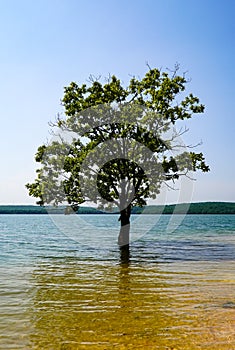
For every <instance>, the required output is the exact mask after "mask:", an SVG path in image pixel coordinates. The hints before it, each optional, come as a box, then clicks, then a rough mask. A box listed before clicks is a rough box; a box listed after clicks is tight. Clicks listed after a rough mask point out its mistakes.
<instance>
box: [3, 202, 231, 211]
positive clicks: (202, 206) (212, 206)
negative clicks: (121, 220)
mask: <svg viewBox="0 0 235 350" xmlns="http://www.w3.org/2000/svg"><path fill="white" fill-rule="evenodd" d="M48 209H49V211H50V213H53V214H64V213H65V207H62V206H61V207H58V208H56V207H55V208H53V207H40V206H37V205H0V214H48ZM144 209H145V210H144V213H146V214H185V213H187V214H235V203H231V202H200V203H191V204H188V203H182V204H177V205H176V204H172V205H165V206H161V205H149V206H147V207H145V208H144ZM142 211H143V208H139V207H135V208H133V210H132V213H133V214H140V213H142ZM102 213H103V212H102V211H101V210H96V209H94V208H91V207H80V208H79V210H78V214H102Z"/></svg>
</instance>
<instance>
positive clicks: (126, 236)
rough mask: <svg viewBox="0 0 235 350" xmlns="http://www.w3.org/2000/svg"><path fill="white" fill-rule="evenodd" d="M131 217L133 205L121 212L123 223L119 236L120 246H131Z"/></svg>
mask: <svg viewBox="0 0 235 350" xmlns="http://www.w3.org/2000/svg"><path fill="white" fill-rule="evenodd" d="M130 216H131V205H130V204H129V205H128V207H127V208H125V209H123V210H121V211H120V217H119V221H121V228H120V233H119V236H118V244H119V245H120V246H125V245H129V242H130Z"/></svg>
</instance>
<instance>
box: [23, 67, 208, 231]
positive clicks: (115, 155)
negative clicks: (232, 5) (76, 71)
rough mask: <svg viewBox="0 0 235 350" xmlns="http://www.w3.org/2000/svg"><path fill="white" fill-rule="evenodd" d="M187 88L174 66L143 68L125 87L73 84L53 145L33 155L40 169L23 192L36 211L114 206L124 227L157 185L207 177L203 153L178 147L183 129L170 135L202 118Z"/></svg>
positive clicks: (93, 81) (113, 83)
mask: <svg viewBox="0 0 235 350" xmlns="http://www.w3.org/2000/svg"><path fill="white" fill-rule="evenodd" d="M187 83H188V81H187V79H186V77H185V75H184V74H183V75H180V74H179V67H178V66H176V67H175V69H174V71H172V72H171V71H166V72H162V71H161V70H159V69H156V68H154V69H151V68H149V70H148V71H147V73H146V74H145V76H144V77H143V78H142V79H139V78H136V77H132V78H131V79H130V81H129V85H128V86H126V87H125V86H124V85H123V84H122V83H121V81H120V80H119V79H118V78H117V77H116V76H115V75H113V76H110V77H109V78H108V79H107V80H106V81H104V82H103V83H102V82H101V81H100V80H99V79H95V78H94V77H90V80H89V83H86V84H78V83H75V82H72V83H71V84H70V85H69V86H68V87H65V89H64V97H63V99H62V105H63V107H64V112H65V117H62V116H58V118H57V120H56V122H55V123H53V127H54V128H53V129H54V134H53V135H54V136H53V138H52V141H51V142H50V143H48V144H44V145H42V146H40V147H39V148H38V151H37V154H36V161H37V162H38V163H41V167H40V168H39V169H38V170H37V179H36V180H35V181H34V182H33V183H31V184H27V185H26V187H27V188H28V190H29V194H30V195H31V196H34V197H36V198H38V204H40V205H43V204H46V203H47V204H54V205H58V204H59V203H64V202H67V203H68V205H69V206H70V207H71V208H73V209H75V210H76V209H77V207H78V206H79V205H80V204H81V203H83V202H86V201H89V202H92V203H95V204H96V205H97V206H99V207H102V208H105V207H112V206H115V207H118V208H119V210H120V213H121V223H122V224H123V225H125V224H128V223H129V221H128V217H129V216H130V209H131V207H132V206H143V205H145V204H146V203H147V201H148V199H150V198H156V196H157V195H158V194H159V192H160V189H161V186H162V184H163V183H165V184H167V183H170V182H171V183H172V182H174V181H176V180H177V179H179V178H180V177H181V176H188V174H189V172H191V171H196V170H201V171H203V172H207V171H209V167H208V166H207V165H206V163H205V159H204V156H203V154H202V153H196V152H192V151H191V150H190V151H188V149H187V147H185V146H184V145H183V144H182V142H181V141H180V136H181V135H182V134H183V133H184V130H183V131H182V129H180V130H178V131H177V129H176V126H177V124H178V123H179V122H180V121H182V120H185V119H189V118H191V117H192V116H193V115H194V114H198V113H203V112H204V105H202V104H201V103H200V101H199V98H198V97H196V96H194V95H193V94H192V93H189V94H188V95H186V94H185V88H186V84H187ZM122 214H123V216H122ZM122 218H123V220H122Z"/></svg>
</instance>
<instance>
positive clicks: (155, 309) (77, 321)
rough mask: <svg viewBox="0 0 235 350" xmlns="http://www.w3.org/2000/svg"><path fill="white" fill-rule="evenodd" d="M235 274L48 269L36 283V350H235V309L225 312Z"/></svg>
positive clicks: (36, 275)
mask: <svg viewBox="0 0 235 350" xmlns="http://www.w3.org/2000/svg"><path fill="white" fill-rule="evenodd" d="M225 267H226V271H227V276H224V268H225ZM234 267H235V266H234V262H230V263H228V264H227V266H224V265H223V266H222V265H220V264H217V265H216V266H215V265H214V264H208V263H206V264H205V263H204V264H203V263H201V264H196V265H195V264H192V265H191V266H188V265H187V264H185V263H181V264H171V265H164V264H160V265H153V264H149V265H146V264H145V265H141V264H131V263H129V264H127V263H126V264H123V263H122V264H119V265H115V264H107V263H105V262H104V263H103V264H102V263H100V264H94V263H93V262H82V263H79V262H76V261H73V260H71V261H64V262H63V265H61V261H58V262H54V263H50V264H44V265H40V266H38V267H37V269H35V271H34V272H33V275H32V278H33V281H34V285H35V294H34V296H33V298H32V309H31V310H30V314H31V323H32V325H33V328H34V331H33V332H32V333H31V335H30V338H31V342H32V343H31V344H32V348H34V349H113V348H117V349H138V348H139V349H204V348H205V349H233V348H235V309H232V308H231V309H229V308H224V307H223V305H224V304H225V303H226V302H228V301H232V300H233V301H234V299H235V291H234V285H235V279H234V278H232V277H231V276H232V275H231V272H232V271H234ZM222 272H223V273H222ZM225 286H226V288H225Z"/></svg>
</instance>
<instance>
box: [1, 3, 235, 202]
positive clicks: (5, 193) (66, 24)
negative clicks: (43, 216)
mask: <svg viewBox="0 0 235 350" xmlns="http://www.w3.org/2000/svg"><path fill="white" fill-rule="evenodd" d="M234 17H235V2H234V1H233V0H224V1H215V0H197V1H191V0H187V1H186V0H178V1H175V0H145V1H143V0H142V1H140V0H128V1H126V0H112V1H110V0H99V1H96V0H93V1H91V0H90V1H89V0H88V1H87V0H83V1H82V0H49V1H48V0H39V1H31V0H20V1H19V0H9V1H3V0H0V53H1V54H0V77H1V80H0V102H1V110H0V115H1V138H0V150H1V171H0V203H1V204H20V203H25V204H27V203H35V200H34V199H32V198H30V197H29V196H28V194H27V191H26V189H25V187H24V185H25V183H27V182H30V181H32V180H33V179H34V178H35V169H36V164H35V163H34V155H35V152H36V150H37V147H38V146H39V145H40V144H42V143H43V142H45V141H46V140H47V139H49V138H50V135H49V126H48V122H49V121H51V120H54V119H55V116H56V114H57V113H58V112H61V111H62V107H61V105H60V99H61V98H62V96H63V87H64V86H66V85H68V84H69V83H70V82H71V81H78V82H84V81H85V80H86V79H87V78H88V76H89V75H90V74H94V75H96V76H98V75H102V76H104V77H105V76H107V75H108V74H109V73H111V74H115V75H117V76H118V77H119V78H120V79H121V80H122V81H123V82H126V83H128V80H129V78H130V74H131V75H137V76H140V77H141V76H143V75H144V73H145V72H146V71H147V67H146V61H148V63H149V64H150V66H151V67H157V68H161V67H162V68H163V69H165V68H166V67H169V68H173V67H174V64H175V63H176V62H179V63H180V64H181V68H182V71H188V77H189V78H191V79H192V81H191V83H190V84H189V85H188V92H191V91H192V92H193V93H194V94H195V95H197V96H198V97H200V100H201V102H202V103H203V104H205V105H206V111H205V113H204V114H203V115H196V116H195V118H193V120H191V121H190V122H189V123H188V126H189V128H190V131H189V133H188V134H187V135H186V136H185V137H184V139H185V142H187V143H192V144H193V143H198V142H199V141H201V140H202V141H203V145H202V146H200V147H199V148H198V151H201V150H203V152H204V154H205V156H206V159H207V162H208V164H209V165H210V167H211V172H210V173H207V174H200V175H198V176H197V182H196V183H195V185H194V195H193V198H192V200H193V201H235V182H234V173H235V161H234V150H235V115H234V106H233V105H234V97H235V96H234V95H235V88H234V86H235V21H234Z"/></svg>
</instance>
